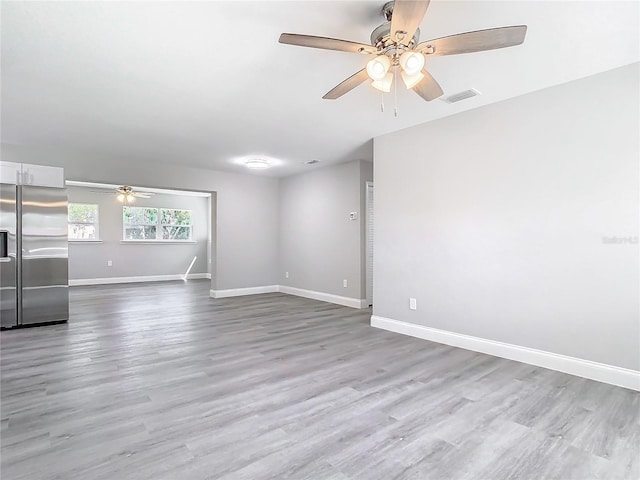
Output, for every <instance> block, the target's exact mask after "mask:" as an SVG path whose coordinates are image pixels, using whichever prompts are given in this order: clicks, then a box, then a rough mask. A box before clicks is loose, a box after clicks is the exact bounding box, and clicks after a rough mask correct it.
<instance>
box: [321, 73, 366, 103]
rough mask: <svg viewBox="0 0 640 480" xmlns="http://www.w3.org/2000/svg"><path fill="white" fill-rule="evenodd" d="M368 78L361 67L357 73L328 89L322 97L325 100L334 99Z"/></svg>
mask: <svg viewBox="0 0 640 480" xmlns="http://www.w3.org/2000/svg"><path fill="white" fill-rule="evenodd" d="M368 78H369V75H367V70H366V69H365V68H363V69H362V70H360V71H359V72H358V73H354V74H353V75H351V76H350V77H349V78H347V79H346V80H345V81H344V82H342V83H339V84H338V85H336V86H335V87H333V88H332V89H331V90H329V91H328V92H327V93H326V94H325V96H324V97H322V98H324V99H325V100H335V99H336V98H339V97H341V96H342V95H344V94H345V93H347V92H350V91H351V90H353V89H354V88H356V87H357V86H358V85H360V84H361V83H363V82H365V81H366V80H367V79H368Z"/></svg>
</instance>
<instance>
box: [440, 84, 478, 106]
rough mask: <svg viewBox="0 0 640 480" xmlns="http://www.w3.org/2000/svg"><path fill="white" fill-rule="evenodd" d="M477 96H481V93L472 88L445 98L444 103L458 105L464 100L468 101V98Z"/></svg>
mask: <svg viewBox="0 0 640 480" xmlns="http://www.w3.org/2000/svg"><path fill="white" fill-rule="evenodd" d="M477 95H480V92H479V91H477V90H476V89H475V88H472V89H470V90H465V91H463V92H458V93H454V94H453V95H449V96H448V97H443V98H442V101H443V102H447V103H456V102H461V101H462V100H466V99H467V98H471V97H475V96H477Z"/></svg>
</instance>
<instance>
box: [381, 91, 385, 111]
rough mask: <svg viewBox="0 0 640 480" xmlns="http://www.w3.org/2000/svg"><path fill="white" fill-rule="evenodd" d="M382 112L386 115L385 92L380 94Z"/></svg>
mask: <svg viewBox="0 0 640 480" xmlns="http://www.w3.org/2000/svg"><path fill="white" fill-rule="evenodd" d="M380 111H381V112H382V113H384V92H380Z"/></svg>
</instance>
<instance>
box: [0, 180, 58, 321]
mask: <svg viewBox="0 0 640 480" xmlns="http://www.w3.org/2000/svg"><path fill="white" fill-rule="evenodd" d="M67 205H68V201H67V191H66V189H64V188H52V187H34V186H27V185H9V184H3V183H0V324H1V326H2V329H7V328H16V327H27V326H36V325H42V324H50V323H60V322H66V321H67V320H68V318H69V274H68V243H67V241H68V239H67Z"/></svg>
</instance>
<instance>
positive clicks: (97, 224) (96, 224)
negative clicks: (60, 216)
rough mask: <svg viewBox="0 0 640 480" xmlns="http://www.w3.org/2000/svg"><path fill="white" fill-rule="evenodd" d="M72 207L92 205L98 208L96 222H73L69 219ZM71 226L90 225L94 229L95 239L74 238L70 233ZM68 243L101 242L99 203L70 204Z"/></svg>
mask: <svg viewBox="0 0 640 480" xmlns="http://www.w3.org/2000/svg"><path fill="white" fill-rule="evenodd" d="M71 205H90V206H93V207H95V208H96V221H95V222H72V221H70V218H69V210H70V208H69V207H70V206H71ZM71 225H90V226H92V227H93V228H94V231H95V236H94V237H95V238H72V237H71V235H70V232H69V226H71ZM67 241H69V242H85V243H91V242H101V240H100V205H99V204H97V203H84V202H69V203H68V206H67Z"/></svg>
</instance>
